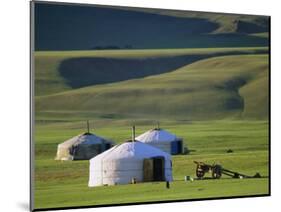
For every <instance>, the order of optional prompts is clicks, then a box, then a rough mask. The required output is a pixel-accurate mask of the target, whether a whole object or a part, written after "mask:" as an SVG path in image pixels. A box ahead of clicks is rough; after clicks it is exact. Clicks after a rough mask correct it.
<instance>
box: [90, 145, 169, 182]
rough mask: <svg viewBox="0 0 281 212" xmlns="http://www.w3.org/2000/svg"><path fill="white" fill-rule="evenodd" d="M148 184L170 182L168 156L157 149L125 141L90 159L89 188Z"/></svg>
mask: <svg viewBox="0 0 281 212" xmlns="http://www.w3.org/2000/svg"><path fill="white" fill-rule="evenodd" d="M132 180H135V181H136V182H149V181H172V180H173V177H172V161H171V156H170V155H169V154H167V153H165V152H163V151H161V150H160V149H157V148H154V147H152V146H150V145H147V144H144V143H141V142H138V141H134V142H132V141H128V142H125V143H123V144H120V145H117V146H114V147H112V148H111V149H109V150H107V151H105V152H103V153H102V154H100V155H98V156H96V157H94V158H92V159H91V160H90V176H89V187H93V186H101V185H116V184H129V183H131V182H132Z"/></svg>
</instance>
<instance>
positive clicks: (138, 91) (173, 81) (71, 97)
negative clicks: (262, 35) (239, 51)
mask: <svg viewBox="0 0 281 212" xmlns="http://www.w3.org/2000/svg"><path fill="white" fill-rule="evenodd" d="M44 111H49V112H51V111H56V112H58V111H61V112H62V113H63V112H67V113H73V114H76V115H77V114H79V113H83V111H84V112H87V111H92V112H95V113H97V114H100V115H101V116H105V115H106V114H113V115H120V116H125V117H126V116H127V117H134V118H138V117H139V118H145V117H149V118H161V117H165V118H175V119H185V120H207V119H223V118H254V119H266V118H267V117H268V56H267V55H243V56H241V55H237V56H222V57H214V58H210V59H205V60H200V61H198V62H195V63H192V64H190V65H187V66H184V67H182V68H179V69H178V70H176V71H173V72H170V73H166V74H161V75H157V76H151V77H146V78H143V79H135V80H128V81H124V82H119V83H112V84H106V85H98V86H91V87H86V88H81V89H75V90H73V91H68V92H62V93H58V94H54V95H48V96H42V97H36V112H37V113H38V114H40V112H44ZM89 118H90V117H89Z"/></svg>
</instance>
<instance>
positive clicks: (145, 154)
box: [91, 141, 170, 160]
mask: <svg viewBox="0 0 281 212" xmlns="http://www.w3.org/2000/svg"><path fill="white" fill-rule="evenodd" d="M157 156H163V157H164V158H169V157H170V155H169V154H168V153H166V152H163V151H162V150H160V149H158V148H155V147H153V146H150V145H147V144H144V143H142V142H139V141H135V142H131V141H128V142H124V143H122V144H119V145H116V146H114V147H112V148H110V149H108V150H107V151H105V152H103V153H101V154H99V155H97V156H96V157H94V158H92V159H91V160H99V159H102V160H116V159H130V158H139V159H143V158H149V157H157Z"/></svg>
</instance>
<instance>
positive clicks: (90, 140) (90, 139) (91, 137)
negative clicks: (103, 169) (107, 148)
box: [59, 133, 110, 148]
mask: <svg viewBox="0 0 281 212" xmlns="http://www.w3.org/2000/svg"><path fill="white" fill-rule="evenodd" d="M104 142H110V141H107V140H106V139H104V138H102V137H100V136H97V135H95V134H92V133H83V134H80V135H77V136H74V137H73V138H70V139H68V140H67V141H65V142H63V143H61V144H59V146H60V147H65V148H67V147H71V146H77V145H79V144H81V143H83V144H86V145H90V144H101V143H104Z"/></svg>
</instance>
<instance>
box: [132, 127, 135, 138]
mask: <svg viewBox="0 0 281 212" xmlns="http://www.w3.org/2000/svg"><path fill="white" fill-rule="evenodd" d="M132 142H135V125H133V127H132Z"/></svg>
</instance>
